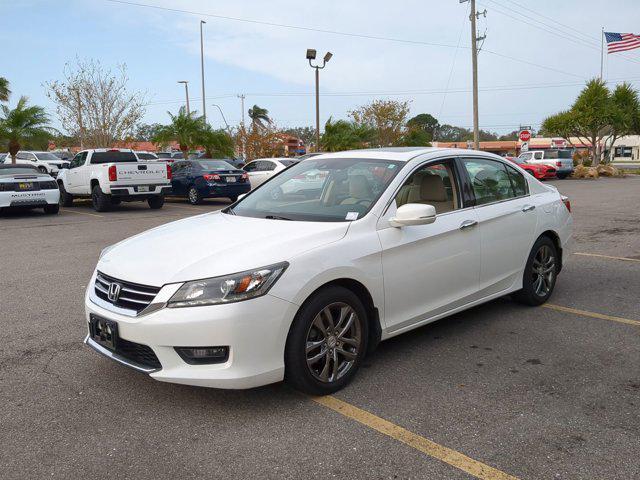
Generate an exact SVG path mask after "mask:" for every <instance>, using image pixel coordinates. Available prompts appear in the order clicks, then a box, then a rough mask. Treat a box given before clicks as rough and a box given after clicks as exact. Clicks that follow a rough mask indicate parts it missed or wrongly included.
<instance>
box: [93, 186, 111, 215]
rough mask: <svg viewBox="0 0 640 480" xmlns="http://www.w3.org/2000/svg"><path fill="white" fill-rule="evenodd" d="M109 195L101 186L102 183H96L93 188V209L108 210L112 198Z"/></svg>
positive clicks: (97, 210)
mask: <svg viewBox="0 0 640 480" xmlns="http://www.w3.org/2000/svg"><path fill="white" fill-rule="evenodd" d="M109 197H110V196H109V195H105V194H104V193H103V192H102V189H101V188H100V185H96V186H95V187H93V190H91V200H92V201H93V209H94V210H95V211H96V212H106V211H107V210H109V207H110V206H111V198H109Z"/></svg>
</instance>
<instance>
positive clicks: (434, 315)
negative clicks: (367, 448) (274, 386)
mask: <svg viewBox="0 0 640 480" xmlns="http://www.w3.org/2000/svg"><path fill="white" fill-rule="evenodd" d="M316 171H320V172H323V176H324V179H325V180H324V185H323V187H322V188H321V189H317V191H316V192H315V194H314V195H313V196H309V197H306V198H300V196H299V195H287V194H283V193H282V192H286V191H287V185H288V184H289V183H290V182H292V181H293V180H295V179H296V178H298V177H300V176H304V175H306V174H309V173H311V172H316ZM314 174H315V173H314ZM275 192H278V194H277V195H274V193H275ZM571 234H572V219H571V214H570V204H569V202H568V199H567V198H566V197H562V196H561V195H560V194H559V193H558V190H557V189H556V188H554V187H552V186H548V185H544V184H542V183H540V182H539V181H538V180H536V179H535V178H534V177H533V176H531V175H529V174H528V173H526V172H525V171H524V170H522V169H521V168H519V167H518V166H517V165H514V164H512V163H511V162H508V161H506V160H504V159H502V158H500V157H498V156H496V155H493V154H490V153H485V152H479V151H471V150H458V149H438V148H411V149H406V148H403V149H384V148H383V149H376V150H360V151H351V152H341V153H331V154H325V155H319V156H317V157H315V158H311V159H308V160H305V161H303V162H300V163H298V164H296V165H293V166H291V167H290V168H288V169H287V170H285V171H282V172H281V173H280V174H279V175H278V176H277V177H275V178H273V179H272V180H270V181H269V182H268V183H266V184H264V185H263V186H262V187H260V188H258V189H257V190H254V191H252V192H250V193H248V194H247V195H246V196H245V197H244V198H243V199H241V200H239V201H238V202H236V203H234V204H233V205H231V206H230V207H228V208H226V209H224V210H222V211H217V212H212V213H208V214H205V215H198V216H195V217H190V218H186V219H182V220H179V221H177V222H173V223H169V224H166V225H163V226H160V227H156V228H154V229H153V230H149V231H147V232H145V233H140V234H138V235H136V236H134V237H131V238H129V239H127V240H123V241H121V242H120V243H118V244H116V245H113V246H110V247H107V248H106V249H104V250H103V252H102V254H101V255H100V259H99V261H98V265H97V268H96V270H95V271H94V273H93V276H92V278H91V280H90V282H89V284H88V288H87V292H86V297H85V309H86V321H87V327H88V330H89V333H88V335H87V337H86V339H85V342H86V343H87V344H88V345H89V346H91V347H92V348H94V349H95V350H96V351H98V352H100V353H102V354H103V355H105V356H107V357H109V358H111V359H112V360H115V361H117V362H119V363H121V364H124V365H127V366H129V367H131V368H134V369H136V370H138V371H141V372H145V373H147V374H149V375H150V376H151V377H152V378H155V379H156V380H161V381H165V382H175V383H183V384H189V385H199V386H207V387H218V388H249V387H256V386H259V385H264V384H267V383H272V382H278V381H281V380H283V379H285V380H286V381H288V382H289V383H290V384H292V385H293V386H294V387H296V388H298V389H300V390H302V391H305V392H308V393H311V394H328V393H331V392H335V391H336V390H338V389H340V388H342V387H344V386H345V385H346V384H347V383H349V381H350V380H351V379H352V378H353V376H354V375H355V374H356V372H357V370H358V368H359V366H360V365H361V362H362V359H363V358H364V356H365V355H366V353H367V352H369V351H371V350H372V349H373V348H375V346H376V344H377V343H378V342H379V341H380V340H385V339H388V338H390V337H393V336H395V335H399V334H401V333H404V332H407V331H409V330H412V329H414V328H417V327H420V326H422V325H425V324H427V323H429V322H433V321H435V320H438V319H440V318H442V317H446V316H448V315H451V314H453V313H456V312H459V311H461V310H465V309H468V308H471V307H473V306H475V305H478V304H481V303H484V302H487V301H489V300H492V299H494V298H498V297H502V296H504V295H507V294H513V296H514V298H516V299H517V300H519V301H521V302H523V303H525V304H528V305H540V304H542V303H544V302H546V301H547V299H548V298H549V297H550V296H551V294H552V292H553V289H554V286H555V283H556V278H557V275H558V274H559V273H560V270H561V268H562V258H563V251H564V250H565V248H566V247H567V244H568V243H569V241H570V238H571ZM167 245H188V248H183V249H180V252H179V254H177V255H173V256H172V257H171V261H167Z"/></svg>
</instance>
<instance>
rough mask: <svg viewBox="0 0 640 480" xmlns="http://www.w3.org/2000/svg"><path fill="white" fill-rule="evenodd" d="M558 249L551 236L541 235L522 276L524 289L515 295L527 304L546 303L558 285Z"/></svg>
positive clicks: (518, 299)
mask: <svg viewBox="0 0 640 480" xmlns="http://www.w3.org/2000/svg"><path fill="white" fill-rule="evenodd" d="M558 262H559V257H558V251H557V249H556V246H555V244H554V243H553V242H552V241H551V239H550V238H549V237H540V238H539V239H538V240H537V241H536V243H535V245H534V246H533V248H532V249H531V253H530V254H529V259H528V260H527V265H526V267H525V269H524V276H523V278H522V290H519V291H518V292H516V293H515V294H514V295H513V296H514V298H515V299H516V300H517V301H519V302H520V303H524V304H526V305H533V306H535V305H541V304H543V303H545V302H546V301H547V300H548V299H549V297H551V294H552V293H553V289H554V287H555V285H556V278H557V276H558V270H559V267H560V264H559V263H558Z"/></svg>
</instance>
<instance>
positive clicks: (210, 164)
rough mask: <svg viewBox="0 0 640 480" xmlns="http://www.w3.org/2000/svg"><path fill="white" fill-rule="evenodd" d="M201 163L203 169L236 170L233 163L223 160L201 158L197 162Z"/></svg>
mask: <svg viewBox="0 0 640 480" xmlns="http://www.w3.org/2000/svg"><path fill="white" fill-rule="evenodd" d="M197 163H198V164H200V167H202V169H203V170H208V171H213V170H235V167H234V166H233V165H229V164H228V163H227V162H223V161H222V160H206V161H203V160H200V161H199V162H197Z"/></svg>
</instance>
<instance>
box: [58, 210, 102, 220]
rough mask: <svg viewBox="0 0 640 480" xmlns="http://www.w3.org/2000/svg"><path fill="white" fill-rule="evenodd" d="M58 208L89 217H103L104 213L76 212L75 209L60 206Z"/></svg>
mask: <svg viewBox="0 0 640 480" xmlns="http://www.w3.org/2000/svg"><path fill="white" fill-rule="evenodd" d="M60 210H61V211H63V212H69V213H77V214H78V215H89V216H91V217H100V218H102V217H104V215H98V214H97V213H88V212H77V211H75V210H69V209H67V208H61V209H60Z"/></svg>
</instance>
